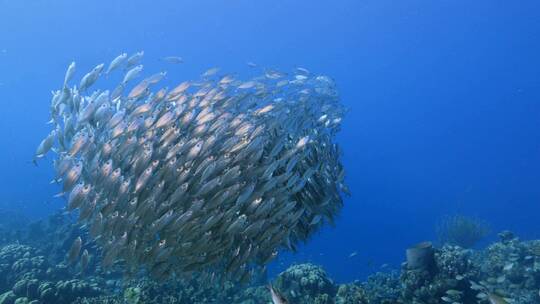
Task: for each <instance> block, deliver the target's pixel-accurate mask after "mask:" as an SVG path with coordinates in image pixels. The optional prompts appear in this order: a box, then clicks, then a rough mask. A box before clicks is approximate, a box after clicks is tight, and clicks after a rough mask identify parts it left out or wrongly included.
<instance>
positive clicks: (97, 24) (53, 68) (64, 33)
mask: <svg viewBox="0 0 540 304" xmlns="http://www.w3.org/2000/svg"><path fill="white" fill-rule="evenodd" d="M539 11H540V3H538V2H536V1H520V2H507V1H483V0H481V1H474V2H470V1H402V2H396V1H386V0H383V1H381V0H379V1H358V0H342V1H267V0H262V1H248V0H241V1H240V0H239V1H217V0H215V1H171V0H167V1H165V0H158V1H142V0H135V1H132V0H131V1H127V0H119V1H102V0H99V1H67V0H57V1H44V0H29V1H14V0H0V109H1V110H0V135H1V137H0V138H1V139H2V144H1V147H2V148H1V149H0V168H2V173H1V174H0V185H1V186H0V207H1V208H6V209H15V210H19V211H23V212H24V213H26V214H28V215H30V216H32V217H43V216H46V215H47V214H50V213H52V212H54V211H55V210H58V209H60V208H62V207H63V206H64V204H65V201H63V200H61V199H54V198H53V195H54V194H55V193H57V192H58V191H59V190H58V187H57V186H55V185H50V184H49V180H51V179H52V177H53V168H52V166H51V164H50V162H47V161H42V162H40V165H39V166H38V167H34V166H33V165H32V164H31V163H30V160H31V158H32V155H33V152H34V151H35V147H36V145H37V144H38V143H39V141H40V140H41V139H42V138H43V137H44V136H45V135H46V134H47V132H48V130H49V128H48V126H46V125H45V122H46V119H47V117H48V111H49V101H50V97H51V94H50V91H51V90H52V89H55V88H57V87H58V86H59V85H60V84H61V82H62V80H63V75H64V72H65V69H66V67H67V66H68V64H69V63H70V62H71V61H73V60H75V61H77V64H78V66H79V67H80V71H84V70H89V69H91V68H92V67H93V66H94V65H95V64H96V63H98V62H108V61H109V60H110V59H112V58H114V57H115V56H116V55H118V54H119V53H121V52H123V51H126V52H129V53H133V52H135V51H138V50H144V51H145V58H146V59H145V69H147V70H154V71H159V70H160V69H162V68H163V63H162V62H159V61H158V60H157V59H158V58H160V57H163V56H169V55H177V56H182V57H183V58H184V60H185V63H183V64H181V65H179V66H178V67H175V68H174V69H173V68H169V73H170V75H171V76H170V77H171V78H174V79H175V80H183V79H193V78H195V77H197V75H199V74H200V73H201V72H202V71H204V70H206V69H207V68H210V67H213V66H220V67H221V68H222V69H223V70H227V71H231V72H234V73H238V74H240V75H242V74H248V73H249V71H248V67H247V66H246V64H245V63H246V62H247V61H252V62H255V63H257V64H258V65H261V66H268V67H276V68H280V69H288V68H293V67H296V66H302V67H306V68H309V69H310V70H311V71H313V72H315V73H321V74H326V75H329V76H331V77H333V78H334V79H335V81H336V83H337V85H338V88H339V90H340V94H341V98H342V101H343V103H344V104H345V105H346V106H347V107H348V109H349V112H348V114H347V116H346V118H345V120H344V124H343V130H342V131H341V133H340V134H339V137H338V142H339V144H340V145H341V146H342V148H343V151H344V156H343V161H344V163H345V167H346V170H347V183H348V185H349V187H350V189H351V191H352V196H351V197H349V198H346V201H345V207H344V209H343V211H342V212H341V215H340V217H339V219H338V220H337V222H336V226H335V227H333V228H332V227H328V228H325V229H324V230H323V231H322V232H321V233H319V234H318V235H316V236H315V237H314V238H313V239H312V240H311V241H310V242H309V243H308V244H307V245H305V246H302V247H301V248H300V250H299V253H298V254H296V255H291V254H287V255H285V256H284V257H282V258H280V259H279V260H278V261H277V263H275V265H274V267H275V268H276V270H282V269H284V268H285V267H287V266H288V265H289V264H290V263H292V262H305V261H311V262H314V263H316V264H321V265H323V266H324V267H325V269H326V270H327V271H328V272H329V273H330V274H331V276H332V277H333V278H335V279H337V280H338V281H350V280H354V279H357V278H363V277H364V276H366V275H367V274H369V273H372V272H373V271H376V270H378V269H379V267H380V265H382V264H390V267H394V268H397V267H399V264H400V263H401V262H402V261H403V259H404V249H405V248H406V247H408V246H410V245H411V244H414V243H416V242H419V241H423V240H434V239H435V237H436V236H435V229H434V227H435V224H436V222H437V221H438V220H439V219H440V218H441V217H442V216H444V215H446V214H455V213H460V214H466V215H470V216H475V217H478V218H482V219H484V220H486V221H488V222H489V223H490V224H491V226H492V227H493V231H494V232H497V231H500V230H503V229H510V230H512V231H514V232H515V233H516V234H517V235H519V236H521V237H522V238H538V237H540V233H539V231H540V221H539V220H538V215H539V214H540V203H539V200H540V187H538V184H539V182H540V145H539V142H540V132H538V130H540V103H539V101H540V77H539V74H538V71H539V68H540V57H539V56H538V54H539V53H540V39H539V38H540V15H539V13H538V12H539ZM353 252H357V253H358V254H357V255H356V256H354V257H349V256H350V254H351V253H353Z"/></svg>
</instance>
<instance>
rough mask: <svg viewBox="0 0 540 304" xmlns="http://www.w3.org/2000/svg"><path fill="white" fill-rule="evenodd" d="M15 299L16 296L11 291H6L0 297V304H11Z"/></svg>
mask: <svg viewBox="0 0 540 304" xmlns="http://www.w3.org/2000/svg"><path fill="white" fill-rule="evenodd" d="M16 299H17V296H16V295H15V294H14V293H13V291H8V292H6V293H3V294H1V295H0V304H13V303H14V302H15V300H16Z"/></svg>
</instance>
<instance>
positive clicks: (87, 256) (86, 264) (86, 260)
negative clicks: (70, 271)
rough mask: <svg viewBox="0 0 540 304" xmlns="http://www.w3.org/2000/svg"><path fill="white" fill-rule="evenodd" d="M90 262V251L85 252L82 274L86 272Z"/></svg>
mask: <svg viewBox="0 0 540 304" xmlns="http://www.w3.org/2000/svg"><path fill="white" fill-rule="evenodd" d="M89 261H90V254H89V253H88V250H86V249H85V250H84V251H83V253H82V256H81V273H83V272H84V271H85V270H86V267H88V262H89Z"/></svg>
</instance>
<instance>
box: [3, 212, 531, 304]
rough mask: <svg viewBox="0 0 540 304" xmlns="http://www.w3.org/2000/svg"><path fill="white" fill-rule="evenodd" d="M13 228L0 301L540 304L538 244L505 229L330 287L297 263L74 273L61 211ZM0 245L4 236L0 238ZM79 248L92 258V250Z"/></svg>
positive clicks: (324, 277)
mask: <svg viewBox="0 0 540 304" xmlns="http://www.w3.org/2000/svg"><path fill="white" fill-rule="evenodd" d="M19 231H20V234H19V235H18V237H19V238H20V240H19V241H20V242H19V243H10V244H4V245H0V304H20V303H28V304H29V303H31V304H52V303H55V304H67V303H75V304H93V303H100V304H108V303H110V304H140V303H141V304H142V303H150V304H159V303H178V304H203V303H224V304H229V303H230V304H271V303H272V300H271V297H270V293H269V290H268V288H267V286H266V284H267V283H271V284H272V285H273V286H274V289H275V290H277V291H278V292H280V293H281V294H283V295H284V296H285V297H286V298H287V300H288V303H290V304H304V303H310V304H311V303H312V304H368V303H369V304H396V303H399V304H431V303H479V304H489V303H491V302H494V301H495V300H494V299H505V300H504V301H506V302H507V303H513V304H529V303H540V296H539V295H538V290H539V289H540V240H531V241H522V240H520V239H519V238H517V237H516V236H514V235H513V234H512V233H511V232H509V231H503V232H501V233H499V241H497V242H494V243H493V244H490V245H489V246H487V247H486V248H484V249H479V250H473V249H465V248H463V247H460V246H457V245H449V244H446V245H443V246H442V247H431V246H429V249H430V260H431V262H430V263H428V264H427V265H428V267H410V265H408V264H407V262H404V263H403V264H402V266H401V269H399V270H392V271H388V272H378V273H375V274H373V275H371V276H369V277H368V278H367V280H365V281H364V282H360V281H354V282H349V283H343V284H338V283H336V282H334V281H333V280H332V279H331V278H330V277H329V276H328V274H327V273H326V272H325V271H324V269H323V268H322V267H320V266H317V265H313V264H297V265H292V266H290V267H289V268H288V269H286V270H285V271H283V272H281V273H280V274H279V275H278V276H277V277H276V278H274V279H270V280H269V279H268V278H267V277H266V275H265V273H264V272H263V274H262V275H261V276H260V277H258V278H256V280H253V281H252V282H251V283H250V284H249V285H241V284H238V283H237V282H233V281H229V280H227V279H226V278H223V277H217V276H216V277H208V276H206V275H199V274H195V273H194V274H192V275H190V276H183V277H175V278H172V279H169V280H166V281H155V280H153V279H151V278H149V277H148V276H146V275H144V273H133V274H132V277H130V278H126V277H123V276H122V273H123V272H122V270H121V269H120V268H122V267H123V266H122V265H121V264H120V265H115V266H114V267H112V269H111V270H108V271H104V270H102V268H101V267H100V266H99V263H98V262H96V261H93V262H92V263H93V264H92V266H91V269H88V271H87V272H81V271H80V270H81V269H80V267H79V266H78V265H72V266H68V265H67V264H66V260H65V256H66V252H67V251H68V250H69V246H70V245H69V244H70V243H71V242H72V240H73V238H75V236H77V235H84V233H85V231H84V229H81V228H79V227H78V226H77V225H75V224H74V223H73V221H71V220H70V219H69V218H66V217H65V216H64V215H62V214H57V215H54V216H53V217H51V218H50V219H48V220H46V221H40V222H34V223H32V224H30V225H28V226H27V227H23V228H22V229H21V230H19ZM38 236H39V239H36V238H37V237H38ZM2 237H4V238H2ZM0 239H4V240H6V239H8V238H7V237H5V235H2V232H1V231H0ZM421 244H424V243H421ZM425 244H427V243H425ZM83 246H84V248H86V249H87V250H89V251H90V252H92V255H99V254H100V252H99V251H97V250H96V249H95V248H94V246H93V244H92V243H86V242H85V243H84V245H83ZM422 248H424V247H422ZM425 248H428V246H425ZM405 257H406V256H405V254H404V258H405ZM96 260H99V259H96ZM407 260H408V261H409V262H411V261H413V260H411V259H410V258H409V259H407ZM417 261H418V260H414V263H416V262H417ZM116 268H119V269H116ZM490 301H491V302H490ZM495 303H497V302H495ZM503 303H504V302H503Z"/></svg>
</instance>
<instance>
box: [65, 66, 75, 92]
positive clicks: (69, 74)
mask: <svg viewBox="0 0 540 304" xmlns="http://www.w3.org/2000/svg"><path fill="white" fill-rule="evenodd" d="M74 74H75V61H74V62H72V63H71V64H70V65H69V67H68V69H67V71H66V76H65V77H64V87H66V86H67V84H68V82H69V81H70V80H71V79H72V78H73V75H74Z"/></svg>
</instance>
